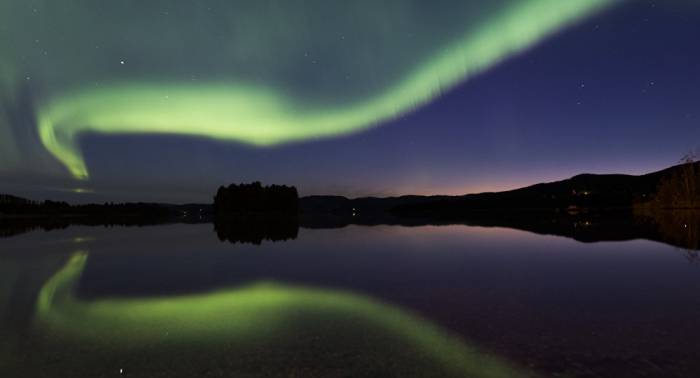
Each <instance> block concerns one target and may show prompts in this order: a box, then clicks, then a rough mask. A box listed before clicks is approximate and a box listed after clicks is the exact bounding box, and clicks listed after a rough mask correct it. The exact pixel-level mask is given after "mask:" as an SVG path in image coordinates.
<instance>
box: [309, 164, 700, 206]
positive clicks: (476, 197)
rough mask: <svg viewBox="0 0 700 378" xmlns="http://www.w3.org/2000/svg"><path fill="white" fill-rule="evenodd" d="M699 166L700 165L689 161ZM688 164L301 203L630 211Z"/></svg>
mask: <svg viewBox="0 0 700 378" xmlns="http://www.w3.org/2000/svg"><path fill="white" fill-rule="evenodd" d="M690 166H693V167H700V163H693V164H690ZM688 167H689V164H681V165H677V166H674V167H670V168H667V169H664V170H661V171H658V172H653V173H649V174H645V175H640V176H634V175H623V174H603V175H598V174H581V175H577V176H574V177H572V178H570V179H566V180H561V181H556V182H550V183H541V184H536V185H532V186H528V187H524V188H519V189H515V190H509V191H504V192H493V193H479V194H467V195H462V196H402V197H388V198H375V197H366V198H356V199H348V198H345V197H340V196H311V197H304V198H302V199H301V201H300V206H301V209H302V212H304V213H309V214H342V215H351V214H355V215H356V216H357V215H366V214H368V213H369V214H379V213H390V214H392V215H395V216H398V217H423V218H435V217H437V218H462V217H464V216H465V215H466V214H468V213H473V212H475V211H491V212H494V211H500V212H512V211H550V210H555V209H558V210H562V211H567V210H568V211H579V210H586V209H588V210H590V209H594V210H603V209H606V210H609V209H632V208H633V207H634V206H635V205H641V204H645V203H650V202H651V201H652V200H653V199H654V196H655V194H656V192H657V190H658V188H659V186H660V185H661V183H662V182H664V180H665V179H668V178H670V177H674V176H677V175H678V174H679V172H682V171H683V170H685V169H687V168H688Z"/></svg>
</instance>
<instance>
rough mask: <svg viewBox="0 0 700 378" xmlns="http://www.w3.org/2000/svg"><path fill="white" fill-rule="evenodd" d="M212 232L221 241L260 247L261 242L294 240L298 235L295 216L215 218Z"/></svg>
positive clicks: (297, 224) (297, 222)
mask: <svg viewBox="0 0 700 378" xmlns="http://www.w3.org/2000/svg"><path fill="white" fill-rule="evenodd" d="M214 231H215V232H216V235H217V236H218V237H219V240H221V241H228V242H229V243H233V244H236V243H250V244H255V245H260V244H262V242H263V241H272V242H277V241H285V240H291V239H296V238H297V235H298V234H299V218H298V217H296V216H275V217H265V216H249V217H238V218H232V217H229V218H223V219H222V218H217V219H215V221H214Z"/></svg>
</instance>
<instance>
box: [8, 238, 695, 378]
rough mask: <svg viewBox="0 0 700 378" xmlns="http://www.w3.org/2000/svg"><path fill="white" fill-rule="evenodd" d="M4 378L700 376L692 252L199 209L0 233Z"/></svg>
mask: <svg viewBox="0 0 700 378" xmlns="http://www.w3.org/2000/svg"><path fill="white" fill-rule="evenodd" d="M0 251H1V252H0V315H1V316H2V317H1V318H0V322H1V323H0V339H1V341H0V376H2V377H120V376H131V377H180V376H182V377H193V376H204V377H208V376H211V377H219V376H224V377H227V376H230V377H248V376H250V377H255V376H285V377H287V376H288V377H306V376H319V377H327V376H331V377H334V376H338V377H346V376H397V377H405V376H426V377H428V376H435V377H444V376H455V377H463V376H474V377H482V376H483V377H510V376H543V377H547V376H566V377H595V376H601V377H638V376H649V377H686V376H687V377H694V376H700V358H698V356H699V354H700V326H699V325H700V295H698V293H700V266H699V265H698V264H697V263H695V262H694V260H693V259H692V258H689V256H692V253H690V254H689V253H688V252H685V251H683V250H680V249H678V248H675V247H671V246H668V245H665V244H661V243H657V242H651V241H645V240H634V241H626V242H599V243H580V242H577V241H574V240H571V239H567V238H563V237H557V236H542V235H536V234H532V233H528V232H524V231H517V230H511V229H506V228H482V227H468V226H421V227H400V226H373V227H369V226H349V227H345V228H338V229H304V228H302V229H301V230H300V231H299V234H298V237H297V238H296V239H293V240H288V241H280V242H274V243H273V242H269V241H267V242H263V243H262V244H261V245H253V244H241V243H237V244H233V243H229V242H221V241H219V239H218V238H217V236H216V234H215V233H214V229H213V226H212V225H211V224H198V225H184V224H183V225H164V226H150V227H142V228H137V227H121V228H120V227H114V228H102V227H77V226H76V227H71V228H68V229H66V230H61V231H52V232H43V231H35V232H30V233H27V234H22V235H17V236H14V237H11V238H6V239H0Z"/></svg>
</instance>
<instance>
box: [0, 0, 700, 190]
mask: <svg viewBox="0 0 700 378" xmlns="http://www.w3.org/2000/svg"><path fill="white" fill-rule="evenodd" d="M345 3H346V2H343V3H342V4H341V3H340V2H328V1H320V0H318V1H316V0H307V1H282V0H280V1H272V0H268V1H225V0H207V1H202V0H199V1H164V0H162V1H148V2H143V1H136V0H124V1H107V0H102V1H95V0H75V1H72V2H70V3H63V2H56V1H51V0H6V1H3V2H2V3H0V192H9V193H13V194H17V195H24V196H27V197H31V198H57V199H67V200H71V201H75V202H92V201H104V200H114V201H121V200H127V201H133V200H146V201H150V200H154V201H170V202H195V201H207V200H209V199H210V197H211V194H212V193H213V191H214V189H215V188H216V187H217V186H218V185H220V184H223V183H230V182H244V181H253V180H260V181H263V182H265V183H285V184H292V185H296V186H297V187H298V188H299V189H300V192H301V193H302V194H304V195H309V194H340V195H347V196H352V197H356V196H365V195H381V196H384V195H400V194H463V193H470V192H478V191H487V190H503V189H510V188H514V187H518V186H522V185H527V184H532V183H536V182H541V181H551V180H556V179H562V178H567V177H570V176H572V175H575V174H578V173H582V172H593V173H609V172H619V173H644V172H648V171H652V170H656V169H660V168H664V167H666V166H668V165H671V164H673V163H675V162H677V161H678V159H679V158H680V157H681V156H682V155H683V154H684V153H685V152H688V151H690V150H693V149H697V148H698V147H700V49H698V48H697V46H698V43H697V41H698V38H699V37H700V5H699V4H698V3H697V2H695V1H691V0H669V1H649V0H628V1H624V0H571V1H566V2H563V1H560V0H497V1H489V2H488V3H487V4H485V2H483V1H476V0H474V1H466V0H461V1H448V0H444V1H443V0H441V1H431V2H426V1H419V0H403V1H398V0H397V1H382V2H378V1H370V0H367V1H354V2H347V3H350V4H345Z"/></svg>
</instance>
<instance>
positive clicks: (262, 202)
mask: <svg viewBox="0 0 700 378" xmlns="http://www.w3.org/2000/svg"><path fill="white" fill-rule="evenodd" d="M214 212H215V214H216V216H217V217H220V216H227V215H232V214H239V215H240V214H256V213H268V214H270V213H276V214H297V213H298V212H299V194H298V193H297V189H296V188H295V187H293V186H286V185H270V186H263V185H262V184H261V183H260V182H254V183H251V184H240V185H237V184H231V185H229V186H228V187H223V186H222V187H220V188H219V190H218V191H217V192H216V196H214Z"/></svg>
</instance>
